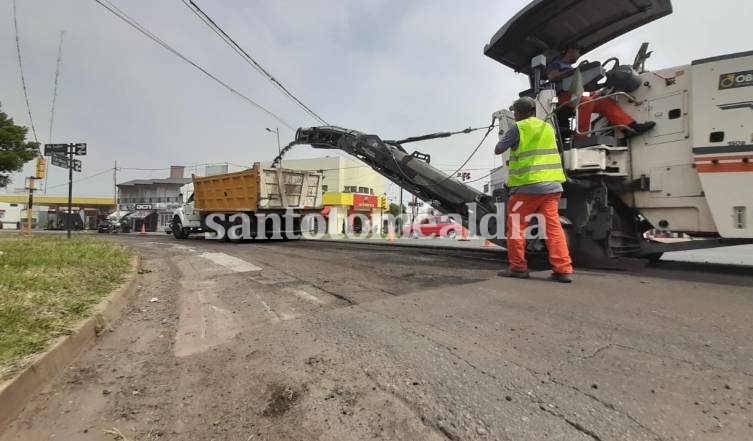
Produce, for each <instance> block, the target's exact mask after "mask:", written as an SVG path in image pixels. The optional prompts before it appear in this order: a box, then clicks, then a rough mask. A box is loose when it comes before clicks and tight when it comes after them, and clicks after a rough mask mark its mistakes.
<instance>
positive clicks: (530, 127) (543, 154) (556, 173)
mask: <svg viewBox="0 0 753 441" xmlns="http://www.w3.org/2000/svg"><path fill="white" fill-rule="evenodd" d="M516 125H517V126H518V132H519V133H520V141H519V142H518V148H517V149H515V150H512V151H511V152H510V164H509V170H510V175H509V177H508V178H507V186H508V187H520V186H522V185H529V184H537V183H539V182H565V172H564V171H563V170H562V159H561V158H560V153H559V150H557V139H556V137H555V134H554V129H553V128H552V126H550V125H549V124H547V123H546V121H543V120H540V119H538V118H535V117H530V118H526V119H524V120H522V121H518V122H517V123H516Z"/></svg>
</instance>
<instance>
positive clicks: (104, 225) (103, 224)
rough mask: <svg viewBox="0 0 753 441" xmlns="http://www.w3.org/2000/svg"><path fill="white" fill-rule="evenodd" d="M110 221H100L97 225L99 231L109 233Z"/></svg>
mask: <svg viewBox="0 0 753 441" xmlns="http://www.w3.org/2000/svg"><path fill="white" fill-rule="evenodd" d="M110 226H111V225H110V222H107V221H103V222H100V223H99V225H98V226H97V233H109V232H110Z"/></svg>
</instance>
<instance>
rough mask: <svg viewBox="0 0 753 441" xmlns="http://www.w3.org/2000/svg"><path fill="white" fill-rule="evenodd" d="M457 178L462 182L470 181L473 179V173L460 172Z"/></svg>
mask: <svg viewBox="0 0 753 441" xmlns="http://www.w3.org/2000/svg"><path fill="white" fill-rule="evenodd" d="M457 177H458V178H459V179H460V180H461V181H462V182H465V181H468V180H470V179H471V173H470V172H458V174H457Z"/></svg>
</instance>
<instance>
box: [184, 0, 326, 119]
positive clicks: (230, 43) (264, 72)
mask: <svg viewBox="0 0 753 441" xmlns="http://www.w3.org/2000/svg"><path fill="white" fill-rule="evenodd" d="M182 1H183V4H184V5H186V7H187V8H188V9H190V10H191V11H192V12H193V13H194V14H196V16H197V17H199V19H201V21H203V22H204V24H206V25H207V26H208V27H209V28H210V29H211V30H212V31H214V33H215V34H217V35H218V36H219V37H220V38H221V39H222V41H224V42H225V43H226V44H227V45H228V46H230V48H231V49H233V50H234V51H235V52H236V53H237V54H238V55H240V56H241V58H243V60H244V61H246V62H247V63H248V64H250V65H251V67H253V68H254V69H256V71H257V72H259V73H260V74H262V75H263V76H265V77H266V78H267V79H268V80H269V81H270V82H272V84H274V85H275V86H277V88H278V89H280V90H281V91H282V92H283V93H284V94H285V95H286V96H287V97H288V98H290V99H291V100H293V101H294V102H295V103H296V104H298V105H299V106H300V107H301V108H302V109H303V110H305V111H306V112H307V113H308V114H309V115H311V116H312V117H313V118H314V119H316V120H318V121H319V122H321V123H322V124H324V125H329V123H327V121H325V120H324V118H322V117H321V116H319V115H318V114H317V113H316V112H314V111H313V110H311V108H309V107H308V106H307V105H305V104H303V102H302V101H301V100H300V99H298V97H296V96H295V95H293V94H292V93H291V92H290V91H289V90H288V89H287V88H286V87H285V86H283V85H282V83H280V81H278V80H277V79H276V78H275V77H274V76H272V74H270V73H269V71H267V70H266V69H265V68H264V67H262V65H261V64H259V62H258V61H256V60H255V59H254V58H253V57H252V56H251V55H249V54H248V52H247V51H246V50H245V49H243V48H242V47H241V46H240V45H239V44H238V43H236V41H235V40H233V38H232V37H230V36H229V35H228V34H227V32H225V31H224V30H223V29H222V28H221V27H220V26H219V25H218V24H217V23H216V22H215V21H214V20H212V18H211V17H210V16H209V15H207V14H206V13H205V12H204V11H203V10H202V9H201V8H200V7H199V6H198V5H197V4H196V3H194V1H193V0H182Z"/></svg>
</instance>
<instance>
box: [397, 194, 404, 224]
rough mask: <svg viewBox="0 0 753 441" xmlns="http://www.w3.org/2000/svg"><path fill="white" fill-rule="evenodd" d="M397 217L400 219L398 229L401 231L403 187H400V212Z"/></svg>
mask: <svg viewBox="0 0 753 441" xmlns="http://www.w3.org/2000/svg"><path fill="white" fill-rule="evenodd" d="M397 217H398V219H400V231H403V187H400V212H399V213H398V215H397Z"/></svg>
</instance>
